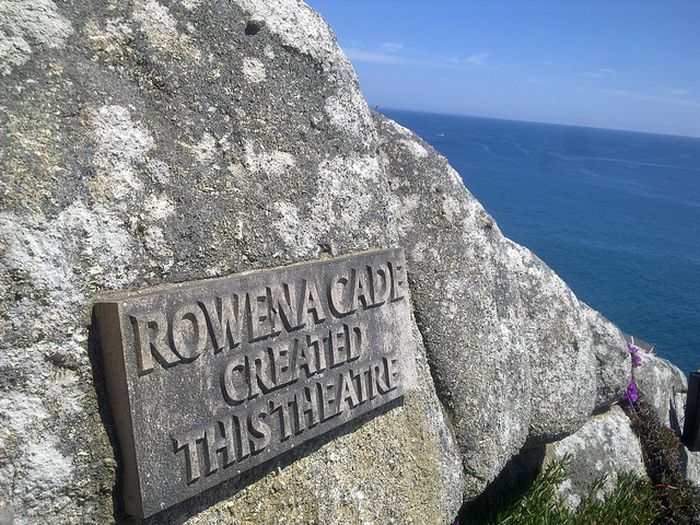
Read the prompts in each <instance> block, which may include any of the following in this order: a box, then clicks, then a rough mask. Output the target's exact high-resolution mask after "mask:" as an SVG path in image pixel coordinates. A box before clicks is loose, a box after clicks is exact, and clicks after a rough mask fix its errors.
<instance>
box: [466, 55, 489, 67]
mask: <svg viewBox="0 0 700 525" xmlns="http://www.w3.org/2000/svg"><path fill="white" fill-rule="evenodd" d="M490 56H491V53H478V54H476V55H472V56H470V57H467V58H466V60H465V62H466V63H467V64H473V65H475V66H483V65H484V63H485V62H486V60H487V59H488V58H489V57H490Z"/></svg>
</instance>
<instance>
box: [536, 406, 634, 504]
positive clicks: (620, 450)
mask: <svg viewBox="0 0 700 525" xmlns="http://www.w3.org/2000/svg"><path fill="white" fill-rule="evenodd" d="M567 456H568V457H569V458H570V461H571V462H570V463H569V467H568V469H567V475H568V476H567V479H566V480H565V481H564V482H563V483H562V484H561V485H559V486H558V487H557V490H558V491H559V493H560V494H561V495H562V496H563V497H564V500H565V501H566V502H567V503H568V504H569V505H570V506H572V507H576V506H578V504H579V503H581V500H582V499H583V498H585V497H586V496H587V495H588V493H589V491H590V489H591V486H592V485H593V483H594V482H596V481H597V480H599V479H600V478H601V477H603V476H605V480H606V481H605V483H604V484H603V486H602V487H601V492H600V493H598V496H603V495H604V494H606V493H608V492H610V491H611V490H612V489H613V488H614V487H615V485H616V483H617V477H618V475H619V474H620V473H621V472H631V473H633V474H636V475H638V476H646V469H645V468H644V459H643V457H642V448H641V444H640V443H639V438H638V437H637V435H636V434H635V433H634V431H633V430H632V426H631V424H630V420H629V418H628V417H627V414H625V412H624V411H623V410H622V409H621V408H620V407H619V406H617V405H614V406H612V407H611V408H610V410H608V411H607V412H605V413H603V414H598V415H595V416H593V417H591V418H590V419H589V420H588V421H586V423H585V424H584V425H583V427H581V428H580V429H579V430H578V431H577V432H576V433H574V434H572V435H570V436H568V437H566V438H564V439H562V440H561V441H557V442H555V443H550V444H548V445H547V446H546V452H545V462H544V466H543V467H546V466H547V465H549V464H550V463H551V462H553V461H561V460H562V459H563V458H564V457H567Z"/></svg>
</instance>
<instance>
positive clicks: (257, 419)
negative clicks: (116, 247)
mask: <svg viewBox="0 0 700 525" xmlns="http://www.w3.org/2000/svg"><path fill="white" fill-rule="evenodd" d="M95 315H96V317H97V322H98V325H99V330H100V337H101V346H102V351H103V354H104V361H105V373H106V381H107V388H108V395H109V402H110V406H111V410H112V413H113V415H114V419H115V421H116V425H117V433H118V437H119V441H120V448H121V453H122V458H123V469H124V501H125V507H126V511H127V512H128V513H129V514H133V515H136V516H142V517H146V516H150V515H152V514H154V513H156V512H159V511H161V510H163V509H165V508H167V507H169V506H171V505H173V504H175V503H178V502H180V501H182V500H184V499H187V498H189V497H191V496H193V495H195V494H197V493H199V492H202V491H203V490H205V489H207V488H209V487H212V486H214V485H216V484H218V483H220V482H221V481H223V480H225V479H228V478H231V477H233V476H237V475H238V474H240V473H241V472H243V471H245V470H248V469H250V468H251V467H254V466H256V465H258V464H260V463H262V462H264V461H267V460H269V459H270V458H273V457H274V456H276V455H278V454H280V453H282V452H284V451H286V450H289V449H290V448H292V447H295V446H297V445H299V444H300V443H302V442H304V441H307V440H309V439H311V438H314V437H315V436H318V435H319V434H322V433H324V432H327V431H328V430H330V429H332V428H335V427H337V426H338V425H340V424H342V423H344V422H346V421H348V420H350V419H352V418H354V417H356V416H358V415H360V414H363V413H365V412H368V411H370V410H372V409H374V408H376V407H378V406H380V405H383V404H385V403H387V402H389V401H391V400H393V399H396V398H398V397H400V396H402V395H403V394H404V393H405V392H406V391H407V389H408V388H410V387H411V386H412V385H413V383H414V381H415V369H414V366H415V363H414V357H413V345H414V343H413V339H412V335H411V329H410V326H411V324H410V299H409V295H408V285H407V282H406V269H405V261H404V255H403V251H401V250H398V249H397V250H385V251H371V252H366V253H363V254H359V255H353V256H347V257H340V258H337V259H331V260H325V261H319V262H313V263H306V264H299V265H294V266H289V267H286V268H278V269H273V270H265V271H255V272H249V273H244V274H240V275H234V276H230V277H224V278H219V279H210V280H203V281H196V282H190V283H183V284H178V285H172V286H169V287H165V288H158V289H152V290H145V291H141V292H136V293H130V294H124V295H120V296H117V297H110V298H109V300H105V301H101V302H99V303H97V304H96V305H95Z"/></svg>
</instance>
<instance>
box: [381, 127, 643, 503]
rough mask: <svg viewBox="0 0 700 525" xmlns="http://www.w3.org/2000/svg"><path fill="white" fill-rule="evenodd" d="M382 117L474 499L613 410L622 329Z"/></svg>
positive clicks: (389, 165)
mask: <svg viewBox="0 0 700 525" xmlns="http://www.w3.org/2000/svg"><path fill="white" fill-rule="evenodd" d="M375 121H376V122H377V128H378V130H379V136H380V140H381V158H382V162H383V164H384V166H385V169H386V171H387V172H388V174H389V181H390V184H391V190H392V191H391V195H390V204H391V207H392V210H393V211H394V213H395V214H396V215H397V216H398V217H399V219H400V220H399V223H398V234H399V239H400V244H401V245H402V246H404V247H405V249H406V256H407V261H408V264H409V265H410V268H411V272H410V275H409V281H410V285H411V290H412V295H413V300H414V303H415V313H416V318H417V320H418V325H419V327H420V330H421V332H422V334H423V337H424V340H425V344H426V347H427V349H428V359H429V361H430V364H431V370H432V372H433V378H434V380H435V384H436V386H437V388H438V395H439V396H440V399H441V400H442V401H443V403H444V404H445V406H446V407H447V408H448V413H449V414H450V416H451V418H450V420H451V422H452V424H453V425H454V428H455V432H456V434H457V440H458V442H459V445H460V448H461V450H462V454H463V456H464V464H465V469H466V473H467V475H468V478H467V482H468V484H467V497H468V498H469V497H473V496H475V495H477V494H478V493H480V492H481V490H483V489H484V487H485V486H486V484H487V483H489V482H490V481H491V480H493V479H494V478H495V476H496V475H497V474H498V473H499V472H500V471H501V469H502V468H503V467H504V465H505V464H506V462H507V461H508V460H509V459H510V458H511V457H512V456H514V455H515V454H516V453H517V451H518V450H520V448H521V447H522V446H523V445H525V444H527V445H528V446H535V445H541V444H543V443H546V442H549V441H553V440H555V439H558V438H560V437H563V436H565V435H568V434H571V433H572V432H575V431H576V430H577V429H578V428H580V427H581V425H583V423H584V422H585V421H586V419H587V418H588V416H589V415H590V414H591V413H592V412H593V411H594V410H595V409H598V408H604V407H607V406H609V405H610V404H612V403H613V402H615V401H616V400H617V399H618V398H619V396H620V394H621V393H622V392H623V391H624V388H625V386H626V384H627V381H628V378H629V368H630V360H629V358H628V355H627V351H626V346H625V342H624V340H623V338H622V335H621V334H620V332H619V330H618V329H617V328H616V327H615V326H613V325H612V324H610V323H609V322H608V321H606V320H605V319H604V318H602V317H601V316H600V315H599V314H598V313H596V312H594V311H592V310H591V309H590V308H588V307H587V306H586V305H585V304H583V303H581V302H580V301H579V300H578V299H576V297H575V296H574V294H573V293H572V292H571V290H570V289H569V288H568V287H567V286H566V284H564V282H562V280H561V279H560V278H559V277H558V276H557V275H556V274H555V273H554V272H553V271H552V270H551V269H550V268H548V267H547V266H546V265H545V264H544V263H543V262H542V261H541V260H540V259H538V258H537V257H536V256H535V255H533V254H532V253H531V252H530V251H529V250H527V249H526V248H523V247H522V246H519V245H517V244H515V243H514V242H512V241H510V240H509V239H507V238H505V237H504V236H503V235H502V234H501V232H500V230H499V229H498V226H497V225H496V224H495V223H494V221H493V219H492V218H491V217H490V216H489V215H488V214H487V213H486V212H485V211H484V209H483V207H482V206H481V205H480V204H479V202H478V201H477V200H476V199H475V198H474V197H473V196H472V195H471V194H470V193H469V191H468V190H467V189H466V188H465V187H464V185H463V184H462V181H461V178H460V177H459V175H458V174H457V173H456V172H455V171H454V170H453V169H452V168H451V167H450V166H449V164H448V163H447V161H446V160H445V159H444V158H443V157H441V156H440V155H438V154H436V153H435V151H434V150H432V149H431V148H430V147H429V146H428V145H427V144H425V143H424V142H423V141H421V140H420V139H419V138H417V137H416V136H415V135H414V134H413V133H411V132H410V131H408V130H406V129H404V128H402V127H401V126H399V125H398V124H396V123H395V122H392V121H390V120H388V119H386V118H384V117H381V116H379V115H376V116H375Z"/></svg>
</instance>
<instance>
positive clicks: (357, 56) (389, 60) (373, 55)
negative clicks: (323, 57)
mask: <svg viewBox="0 0 700 525" xmlns="http://www.w3.org/2000/svg"><path fill="white" fill-rule="evenodd" d="M343 51H345V54H346V55H347V57H348V58H349V59H350V60H351V61H353V62H368V63H370V64H410V63H411V62H410V61H408V60H406V59H403V58H401V57H400V56H397V55H395V54H392V53H382V52H379V51H365V50H364V49H357V48H355V47H346V48H344V49H343Z"/></svg>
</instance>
